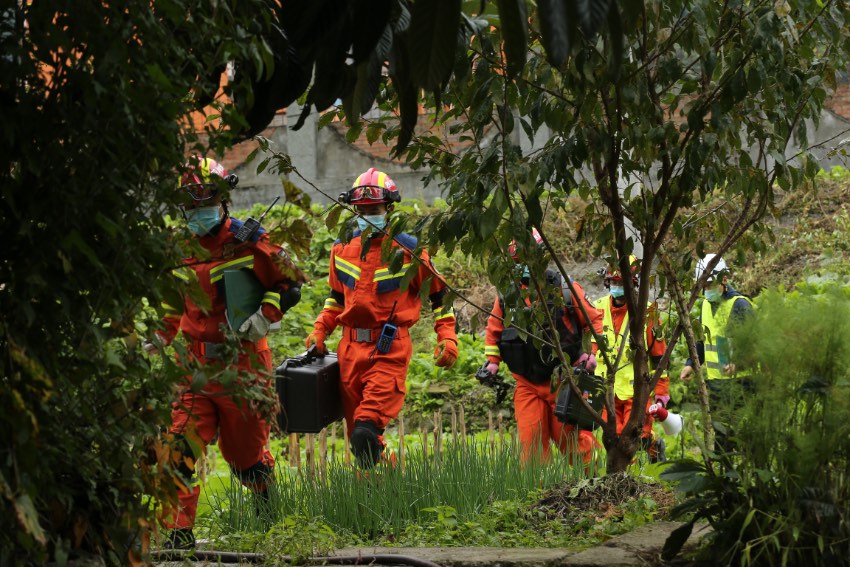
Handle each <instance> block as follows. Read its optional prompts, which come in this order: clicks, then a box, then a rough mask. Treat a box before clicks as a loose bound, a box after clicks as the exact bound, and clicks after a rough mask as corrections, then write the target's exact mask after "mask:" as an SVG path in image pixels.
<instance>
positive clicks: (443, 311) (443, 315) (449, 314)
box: [434, 307, 455, 321]
mask: <svg viewBox="0 0 850 567" xmlns="http://www.w3.org/2000/svg"><path fill="white" fill-rule="evenodd" d="M434 315H435V317H434V320H435V321H439V320H441V319H454V317H455V310H454V309H452V308H451V307H437V308H436V309H434Z"/></svg>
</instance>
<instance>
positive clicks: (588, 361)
mask: <svg viewBox="0 0 850 567" xmlns="http://www.w3.org/2000/svg"><path fill="white" fill-rule="evenodd" d="M582 363H584V369H585V370H587V371H588V372H593V371H594V370H596V355H595V354H593V353H590V354H588V353H586V352H583V353H581V356H580V357H578V360H576V361H575V363H573V367H574V368H578V367H579V366H581V365H582Z"/></svg>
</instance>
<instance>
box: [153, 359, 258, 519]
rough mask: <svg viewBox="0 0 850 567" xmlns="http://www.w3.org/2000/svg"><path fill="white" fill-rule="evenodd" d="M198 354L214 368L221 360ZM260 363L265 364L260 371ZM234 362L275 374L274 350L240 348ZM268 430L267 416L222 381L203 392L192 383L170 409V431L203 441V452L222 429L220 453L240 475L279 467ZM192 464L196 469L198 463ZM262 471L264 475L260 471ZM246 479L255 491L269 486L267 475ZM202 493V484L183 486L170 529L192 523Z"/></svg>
mask: <svg viewBox="0 0 850 567" xmlns="http://www.w3.org/2000/svg"><path fill="white" fill-rule="evenodd" d="M197 358H198V362H199V363H200V364H201V365H205V364H210V365H211V366H213V367H214V366H215V365H216V364H219V363H218V361H207V360H205V359H204V358H203V357H197ZM257 366H260V369H259V370H258V368H257ZM234 367H235V368H238V369H239V370H243V371H249V372H252V373H254V374H257V375H258V376H262V377H264V378H267V379H270V376H271V369H272V353H271V350H268V349H266V350H261V351H259V352H257V353H253V352H250V353H240V355H239V361H238V362H237V363H236V364H235V365H234ZM269 387H271V381H270V380H269ZM269 430H270V427H269V424H268V423H266V421H265V420H263V419H262V418H260V417H259V416H258V415H256V414H255V413H253V412H252V411H251V410H250V409H249V408H248V407H246V405H245V404H244V403H240V404H237V403H236V401H235V400H234V399H233V398H232V397H231V396H229V395H227V394H225V393H224V387H223V386H222V385H221V384H219V383H216V382H210V383H209V384H207V385H206V386H205V387H204V389H203V390H202V391H201V392H192V391H191V390H190V389H188V388H187V389H186V390H185V391H184V392H183V393H182V394H181V395H180V399H179V400H178V401H177V402H175V404H174V408H173V409H172V411H171V427H170V429H169V432H170V433H172V434H176V435H182V436H184V437H186V438H187V439H188V440H189V441H190V442H191V443H197V444H199V445H201V446H202V448H203V450H204V452H205V451H206V447H207V445H209V444H210V442H212V440H213V438H214V437H215V435H216V433H218V435H219V438H218V446H219V449H220V450H221V455H222V457H224V460H225V461H227V464H229V465H230V467H231V468H232V469H233V470H234V471H235V472H236V473H237V475H238V473H239V472H242V471H249V470H251V469H252V468H254V467H258V466H259V468H262V469H263V470H265V471H271V472H274V457H273V456H272V454H271V453H270V452H269V451H268V450H267V449H266V445H267V444H268V441H269ZM196 456H197V455H196ZM190 468H192V469H193V468H194V463H193V464H192V466H190ZM262 476H264V475H260V477H262ZM242 483H243V484H244V485H245V486H247V487H248V488H251V489H252V490H254V491H262V490H265V487H266V485H265V481H264V479H262V478H258V479H257V480H256V481H254V482H251V481H249V480H247V479H246V478H242ZM200 494H201V487H200V486H197V485H194V486H188V487H182V488H181V489H180V490H178V507H177V509H176V510H174V511H172V512H171V513H170V514H168V517H167V518H166V519H165V520H164V521H163V525H164V526H165V527H166V528H191V527H193V526H194V525H195V514H196V513H197V509H198V497H199V496H200Z"/></svg>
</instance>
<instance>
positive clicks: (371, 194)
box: [339, 167, 401, 205]
mask: <svg viewBox="0 0 850 567" xmlns="http://www.w3.org/2000/svg"><path fill="white" fill-rule="evenodd" d="M339 200H340V201H342V202H343V203H348V204H349V205H371V204H373V203H398V202H399V201H401V195H400V194H399V192H398V187H396V186H395V182H394V181H393V180H392V178H391V177H390V176H389V175H387V174H386V173H384V172H383V171H378V170H377V169H375V168H374V167H370V168H369V169H367V170H366V171H365V172H363V173H361V174H360V175H359V176H358V177H357V179H356V180H355V181H354V185H352V186H351V189H350V190H349V191H346V192H345V193H343V194H341V195H340V196H339Z"/></svg>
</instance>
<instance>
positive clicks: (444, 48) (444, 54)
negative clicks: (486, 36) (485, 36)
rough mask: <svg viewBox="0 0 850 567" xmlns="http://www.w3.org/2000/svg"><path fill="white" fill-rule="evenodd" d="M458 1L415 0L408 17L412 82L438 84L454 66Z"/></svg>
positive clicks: (428, 85)
mask: <svg viewBox="0 0 850 567" xmlns="http://www.w3.org/2000/svg"><path fill="white" fill-rule="evenodd" d="M460 7H461V1H460V0H416V2H414V3H413V10H412V13H411V19H410V29H409V30H408V34H409V38H410V51H409V55H410V66H411V69H410V70H411V76H412V78H413V81H414V83H415V84H416V85H417V86H419V87H421V88H424V89H426V90H429V91H433V90H436V89H439V88H441V87H442V85H443V83H445V82H446V80H447V79H448V78H449V76H450V75H451V71H452V66H453V65H454V55H455V48H456V46H457V33H458V28H459V27H460Z"/></svg>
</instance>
